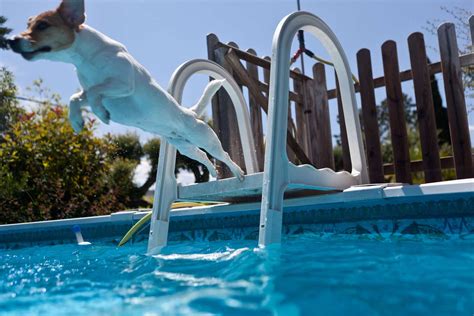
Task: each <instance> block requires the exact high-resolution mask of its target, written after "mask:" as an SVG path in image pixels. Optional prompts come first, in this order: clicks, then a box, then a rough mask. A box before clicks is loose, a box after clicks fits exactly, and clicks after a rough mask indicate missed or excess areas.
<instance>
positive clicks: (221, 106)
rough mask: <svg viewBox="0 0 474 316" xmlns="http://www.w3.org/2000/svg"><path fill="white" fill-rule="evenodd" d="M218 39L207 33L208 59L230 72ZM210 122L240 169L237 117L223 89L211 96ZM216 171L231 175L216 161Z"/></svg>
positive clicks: (242, 166) (240, 154)
mask: <svg viewBox="0 0 474 316" xmlns="http://www.w3.org/2000/svg"><path fill="white" fill-rule="evenodd" d="M218 43H219V39H218V37H217V36H216V35H215V34H212V33H211V34H208V35H207V54H208V58H209V60H212V61H215V62H216V63H218V64H219V65H221V66H223V67H224V68H225V69H226V70H228V71H229V72H230V73H232V68H230V67H229V66H228V65H227V62H226V61H225V58H224V56H225V49H223V48H218ZM212 123H213V128H214V131H215V132H216V134H217V136H218V137H219V140H220V141H221V143H222V147H223V148H224V150H225V151H227V153H228V154H229V155H230V157H231V158H232V160H233V161H234V162H235V163H237V164H238V165H239V166H240V167H241V168H242V169H244V167H245V164H244V163H243V152H242V145H241V142H240V135H239V132H238V128H239V127H238V125H237V117H236V114H235V110H234V107H233V106H232V101H231V100H230V97H229V95H228V94H227V92H225V91H224V90H223V89H221V90H219V91H218V92H217V94H216V96H215V97H214V98H212ZM216 165H217V166H216V167H217V171H218V175H219V178H229V177H232V176H233V175H232V173H231V172H230V170H229V168H228V167H227V166H226V165H224V164H223V163H222V162H220V161H217V164H216Z"/></svg>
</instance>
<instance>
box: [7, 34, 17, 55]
mask: <svg viewBox="0 0 474 316" xmlns="http://www.w3.org/2000/svg"><path fill="white" fill-rule="evenodd" d="M7 44H8V46H10V48H11V49H12V50H13V51H14V52H18V51H19V49H20V38H19V37H14V38H12V39H7Z"/></svg>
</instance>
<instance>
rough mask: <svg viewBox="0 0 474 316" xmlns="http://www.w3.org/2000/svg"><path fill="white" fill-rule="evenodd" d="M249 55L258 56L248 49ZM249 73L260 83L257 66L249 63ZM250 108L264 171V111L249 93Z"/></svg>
mask: <svg viewBox="0 0 474 316" xmlns="http://www.w3.org/2000/svg"><path fill="white" fill-rule="evenodd" d="M247 53H249V54H252V55H255V56H256V55H257V53H256V52H255V50H253V49H251V48H250V49H248V50H247ZM246 66H247V71H248V73H249V76H250V77H251V78H252V79H254V80H255V82H258V81H259V78H258V68H257V66H256V65H254V64H252V63H250V62H247V63H246ZM249 107H250V123H251V125H252V132H253V138H254V142H255V151H256V153H257V163H258V170H259V171H263V165H264V150H265V149H264V144H263V121H262V109H261V108H260V105H259V104H258V101H257V99H256V98H255V97H254V95H253V94H252V93H249Z"/></svg>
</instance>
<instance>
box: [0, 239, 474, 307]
mask: <svg viewBox="0 0 474 316" xmlns="http://www.w3.org/2000/svg"><path fill="white" fill-rule="evenodd" d="M255 246H256V243H255V241H248V242H245V241H225V242H224V241H222V242H213V243H204V242H203V243H197V242H196V243H180V244H173V245H170V246H169V247H168V248H167V249H166V252H165V253H164V254H162V255H159V256H156V257H147V256H145V255H143V254H144V253H145V250H146V243H145V242H141V243H138V244H135V245H132V246H126V247H123V248H116V246H115V245H114V244H112V243H110V244H107V243H96V244H93V245H91V246H77V245H57V246H42V247H32V248H23V249H16V250H0V314H2V315H39V314H41V315H43V314H47V315H64V314H70V315H144V314H145V315H155V314H156V315H167V314H192V315H200V314H226V315H232V314H235V315H237V314H239V315H240V314H243V313H245V315H257V314H258V315H262V314H263V315H266V314H269V315H270V314H276V315H318V314H319V315H472V314H473V312H474V268H473V267H474V241H472V240H471V241H466V240H443V239H441V240H438V239H436V240H423V239H421V238H418V239H417V240H395V239H388V240H384V241H378V240H372V239H367V238H366V239H360V238H359V239H355V238H351V239H346V238H335V237H333V236H332V237H327V236H326V237H325V236H316V235H302V236H298V237H286V239H285V240H284V242H283V244H282V246H281V247H275V248H269V249H266V250H260V249H256V248H255Z"/></svg>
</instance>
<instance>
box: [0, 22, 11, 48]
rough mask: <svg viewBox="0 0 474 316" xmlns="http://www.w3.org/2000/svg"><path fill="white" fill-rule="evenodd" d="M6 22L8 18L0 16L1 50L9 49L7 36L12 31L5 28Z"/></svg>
mask: <svg viewBox="0 0 474 316" xmlns="http://www.w3.org/2000/svg"><path fill="white" fill-rule="evenodd" d="M5 22H7V18H6V17H4V16H1V15H0V49H8V44H7V35H8V34H10V32H11V31H12V29H10V28H8V27H5V26H4V24H5Z"/></svg>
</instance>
